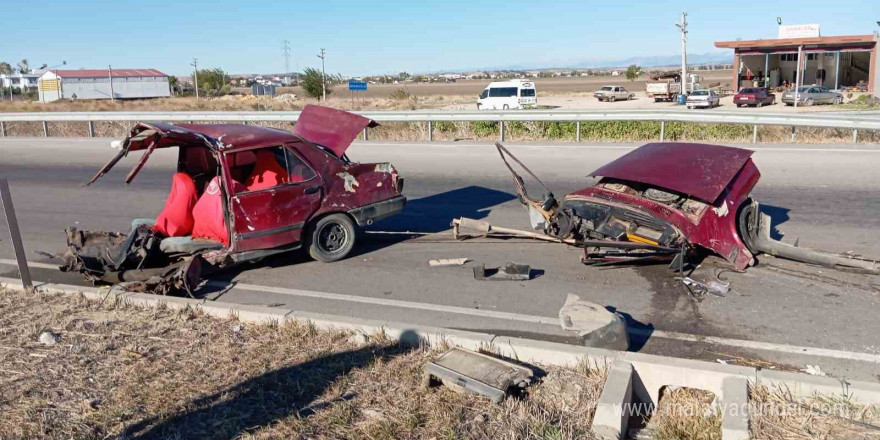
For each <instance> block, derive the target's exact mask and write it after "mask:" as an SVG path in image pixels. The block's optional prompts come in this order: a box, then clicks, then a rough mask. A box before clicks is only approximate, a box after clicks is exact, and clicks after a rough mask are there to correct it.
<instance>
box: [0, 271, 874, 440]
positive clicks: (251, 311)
mask: <svg viewBox="0 0 880 440" xmlns="http://www.w3.org/2000/svg"><path fill="white" fill-rule="evenodd" d="M0 286H5V287H8V288H12V289H18V290H21V289H22V285H21V282H20V281H19V280H17V279H13V278H3V277H0ZM36 290H37V291H39V292H44V293H58V294H73V293H82V294H83V295H84V296H85V297H87V298H90V299H97V300H106V299H107V298H109V297H110V296H111V295H113V296H114V300H116V301H125V302H128V303H130V304H135V305H139V306H144V307H171V308H174V309H184V308H187V307H191V308H193V309H201V310H202V311H203V312H205V313H207V314H208V315H211V316H215V317H220V318H227V317H230V316H234V317H237V318H238V319H239V320H241V321H243V322H253V323H266V322H277V323H283V322H285V321H289V320H293V321H299V322H307V323H310V324H311V325H313V326H315V327H316V328H318V329H325V330H332V329H336V330H350V331H353V332H355V337H356V338H358V339H360V340H361V341H365V340H368V339H369V338H370V337H371V336H372V335H375V334H380V333H381V334H384V335H386V336H387V337H390V338H393V339H398V340H400V341H401V342H402V343H405V344H413V345H415V344H426V345H428V346H435V345H437V344H441V343H446V344H450V345H454V346H460V347H463V348H468V349H478V348H484V349H488V350H490V351H493V352H495V353H497V354H499V355H502V356H505V357H508V358H512V359H516V360H519V361H523V362H531V363H538V364H543V365H555V366H572V365H577V364H578V363H581V362H587V363H588V364H591V365H594V366H596V367H600V368H602V367H607V368H609V376H608V379H607V380H606V388H605V389H604V390H603V392H602V397H601V398H600V403H601V405H600V406H601V409H597V412H596V414H597V418H596V419H594V422H595V423H597V427H598V426H602V427H604V428H601V429H606V428H607V431H608V432H607V433H608V434H612V435H613V434H614V431H615V429H616V432H617V433H620V434H625V433H623V432H621V431H620V430H622V429H625V428H626V426H625V425H621V424H620V423H619V422H620V417H619V416H620V415H621V410H620V408H622V407H623V405H624V404H625V403H627V404H628V403H630V402H633V401H639V402H647V403H653V404H654V405H656V404H657V402H658V401H659V395H660V390H661V389H662V388H663V387H664V386H669V385H672V386H678V387H690V388H698V389H704V390H709V391H712V392H713V393H715V395H716V396H718V397H720V398H721V401H722V402H730V403H731V404H741V403H743V402H741V401H742V400H743V398H745V402H746V405H745V406H747V402H748V391H747V388H744V387H743V385H747V384H749V383H752V384H757V385H763V386H766V387H768V388H780V389H785V390H787V391H789V392H790V393H791V395H792V396H793V397H795V398H802V397H810V396H812V395H814V394H816V393H821V394H826V395H837V396H846V397H848V398H850V399H852V400H853V401H855V402H859V403H864V404H880V384H875V383H870V382H862V381H847V380H839V379H834V378H829V377H817V376H811V375H807V374H801V373H788V372H780V371H772V370H758V369H756V368H751V367H742V366H736V365H724V364H717V363H712V362H704V361H697V360H692V359H680V358H672V357H667V356H658V355H650V354H644V353H632V352H618V351H612V350H604V349H600V348H592V347H582V346H575V345H568V344H560V343H555V342H545V341H539V340H533V339H522V338H513V337H507V336H496V335H493V334H489V333H478V332H468V331H461V330H451V329H444V328H437V327H428V326H422V325H416V324H405V323H399V322H390V321H379V320H367V319H359V318H352V317H347V316H337V315H327V314H317V313H309V312H301V311H294V310H291V309H282V308H273V307H264V306H254V305H247V304H233V303H224V302H207V301H204V300H195V299H190V298H179V297H167V296H156V295H150V294H142V293H128V292H119V293H114V292H112V291H111V289H108V288H100V289H99V288H93V287H81V286H73V285H65V284H53V283H43V284H39V285H37V286H36ZM609 366H610V367H609ZM627 371H628V372H630V374H629V376H627V375H626V374H624V373H625V372H627ZM615 402H617V403H615ZM615 411H616V412H615ZM606 413H607V414H606ZM615 417H616V418H615ZM723 420H725V422H724V423H723V426H724V428H723V432H725V433H728V434H726V435H724V436H723V438H724V439H725V440H726V439H729V438H737V439H739V438H748V437H747V435H748V415H746V416H745V418H744V419H743V418H741V417H740V418H737V417H731V418H728V417H725V418H724V419H723ZM624 423H625V422H624ZM743 426H745V428H743ZM743 429H745V431H743ZM743 432H745V435H746V437H743Z"/></svg>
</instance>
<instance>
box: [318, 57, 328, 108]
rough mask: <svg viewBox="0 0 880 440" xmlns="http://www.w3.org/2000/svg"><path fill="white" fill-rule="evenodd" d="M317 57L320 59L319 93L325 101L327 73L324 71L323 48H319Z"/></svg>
mask: <svg viewBox="0 0 880 440" xmlns="http://www.w3.org/2000/svg"><path fill="white" fill-rule="evenodd" d="M318 58H320V59H321V93H322V94H323V96H324V98H323V100H324V102H327V73H326V72H325V71H324V48H323V47H322V48H321V55H318Z"/></svg>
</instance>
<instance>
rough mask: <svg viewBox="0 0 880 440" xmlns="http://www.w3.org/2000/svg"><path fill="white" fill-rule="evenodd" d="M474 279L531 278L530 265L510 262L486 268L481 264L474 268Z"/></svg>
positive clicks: (509, 279)
mask: <svg viewBox="0 0 880 440" xmlns="http://www.w3.org/2000/svg"><path fill="white" fill-rule="evenodd" d="M474 279H477V280H481V281H486V280H488V281H528V280H530V279H532V267H531V266H529V265H528V264H517V263H510V262H508V263H507V264H505V265H504V266H502V267H495V268H487V267H486V265H485V264H481V265H479V266H477V267H475V268H474Z"/></svg>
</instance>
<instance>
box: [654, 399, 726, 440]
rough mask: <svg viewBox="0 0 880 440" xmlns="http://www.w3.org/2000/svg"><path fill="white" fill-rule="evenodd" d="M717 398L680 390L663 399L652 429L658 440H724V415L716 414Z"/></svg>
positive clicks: (657, 409)
mask: <svg viewBox="0 0 880 440" xmlns="http://www.w3.org/2000/svg"><path fill="white" fill-rule="evenodd" d="M714 400H715V394H713V393H711V392H709V391H704V390H698V389H695V388H677V389H675V390H672V391H668V392H666V393H664V394H663V396H662V397H661V398H660V403H659V404H658V405H657V408H656V409H655V412H654V416H653V417H652V418H651V422H650V425H649V426H651V427H652V428H653V429H652V430H653V431H654V435H653V438H655V439H657V440H679V439H688V440H720V439H721V413H720V412H719V411H716V410H714V407H713V401H714Z"/></svg>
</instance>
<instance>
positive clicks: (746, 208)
mask: <svg viewBox="0 0 880 440" xmlns="http://www.w3.org/2000/svg"><path fill="white" fill-rule="evenodd" d="M758 215H760V212H759V210H757V209H755V203H754V202H752V199H751V198H747V199H746V200H745V201H743V202H742V204H741V205H739V208H737V210H736V229H737V232H738V233H739V238H740V240H742V242H743V244H745V245H746V249H748V250H749V252H751V253H752V255H757V254H758V253H759V252H760V251H759V250H758V249H757V247H756V246H755V243H754V240H753V238H754V237H755V236H756V235H757V229H756V228H755V227H756V226H757V221H758V219H757V218H756V217H757V216H758Z"/></svg>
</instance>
